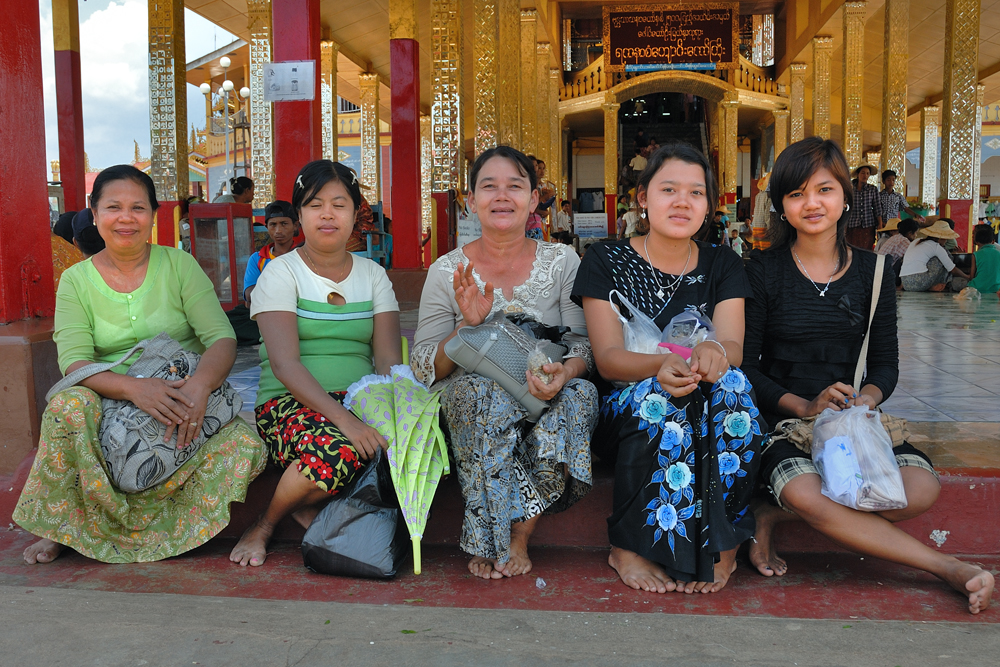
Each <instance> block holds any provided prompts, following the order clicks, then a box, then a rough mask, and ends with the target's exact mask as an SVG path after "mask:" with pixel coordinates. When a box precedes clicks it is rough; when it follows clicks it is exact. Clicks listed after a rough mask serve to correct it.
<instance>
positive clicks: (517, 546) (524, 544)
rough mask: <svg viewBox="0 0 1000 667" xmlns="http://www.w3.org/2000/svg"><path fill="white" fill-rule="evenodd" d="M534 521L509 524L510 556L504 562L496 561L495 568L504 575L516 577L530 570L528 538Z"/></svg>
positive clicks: (533, 526) (532, 529)
mask: <svg viewBox="0 0 1000 667" xmlns="http://www.w3.org/2000/svg"><path fill="white" fill-rule="evenodd" d="M534 528H535V525H534V523H533V522H532V523H530V525H529V522H528V521H521V522H518V523H512V524H511V525H510V558H509V559H507V562H506V563H497V566H496V567H497V569H498V570H500V573H501V574H502V575H503V576H505V577H516V576H517V575H519V574H528V573H529V572H531V559H530V558H528V538H530V537H531V533H532V532H533V531H534Z"/></svg>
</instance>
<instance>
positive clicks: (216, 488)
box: [14, 165, 265, 563]
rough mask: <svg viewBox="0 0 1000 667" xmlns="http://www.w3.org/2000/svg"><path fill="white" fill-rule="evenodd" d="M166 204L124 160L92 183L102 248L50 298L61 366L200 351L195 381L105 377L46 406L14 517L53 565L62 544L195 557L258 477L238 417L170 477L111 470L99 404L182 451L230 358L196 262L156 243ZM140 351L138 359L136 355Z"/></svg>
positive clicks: (28, 552) (248, 436)
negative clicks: (163, 351)
mask: <svg viewBox="0 0 1000 667" xmlns="http://www.w3.org/2000/svg"><path fill="white" fill-rule="evenodd" d="M157 206H158V204H157V201H156V191H155V188H154V187H153V181H152V179H150V177H149V176H147V175H146V174H144V173H142V172H141V171H139V170H138V169H136V168H135V167H132V166H130V165H119V166H116V167H110V168H108V169H105V170H104V171H102V172H101V174H100V175H99V176H98V177H97V180H95V181H94V187H93V193H92V194H91V208H92V210H93V212H94V221H95V224H96V225H97V229H98V231H99V232H100V234H101V237H102V238H103V239H104V241H105V243H106V248H105V249H104V250H103V251H101V252H99V253H97V254H96V255H94V256H93V257H91V258H90V259H88V260H86V261H84V262H80V263H79V264H76V265H74V266H72V267H71V268H69V269H67V271H66V272H65V273H64V274H63V276H62V280H61V281H60V284H59V290H58V292H57V294H56V316H55V333H54V334H53V339H54V340H55V342H56V347H57V348H58V351H59V369H60V370H61V371H62V372H63V373H67V374H68V373H71V372H73V371H75V370H77V369H78V368H82V367H83V366H86V365H88V364H92V363H95V362H96V363H100V362H106V361H115V360H117V359H119V358H121V356H122V355H123V354H124V353H125V352H126V351H128V350H129V349H130V348H131V347H132V346H133V345H135V344H136V343H137V342H138V341H140V340H143V339H146V338H152V337H154V336H156V335H157V334H159V333H160V332H166V333H168V334H169V335H170V336H171V337H172V338H173V339H174V340H176V341H177V342H178V343H180V344H181V346H183V347H184V348H185V349H187V350H190V351H192V352H197V353H200V354H202V355H203V356H202V359H201V362H200V363H199V364H198V369H197V371H196V372H195V373H194V375H193V376H191V378H189V379H188V380H180V381H176V382H168V381H165V380H160V379H155V378H133V377H129V376H127V375H125V372H126V371H127V367H126V366H127V364H123V365H122V366H119V367H118V368H116V369H115V370H114V371H107V372H104V373H98V374H97V375H94V376H92V377H90V378H88V379H86V380H84V381H83V382H82V383H81V385H82V386H76V387H73V388H72V389H68V390H66V391H63V392H60V393H59V394H57V395H56V396H54V397H53V398H52V401H51V402H50V403H49V406H48V408H47V409H46V411H45V415H44V416H43V418H42V431H41V437H40V438H39V443H38V453H37V454H36V456H35V463H34V465H33V466H32V468H31V473H30V475H29V477H28V481H27V482H26V483H25V486H24V490H23V491H22V492H21V498H20V500H19V501H18V505H17V508H16V509H15V511H14V520H15V521H17V523H18V524H19V525H20V526H21V527H23V528H24V529H25V530H27V531H29V532H31V533H34V534H35V535H37V536H39V537H41V538H42V539H41V540H40V541H38V542H36V543H34V544H32V545H30V546H29V547H28V548H26V549H25V551H24V559H25V561H27V562H28V563H48V562H50V561H52V560H53V559H55V558H56V557H57V556H58V555H59V553H60V552H61V551H62V550H63V548H65V547H67V546H68V547H70V548H72V549H75V550H76V551H78V552H80V553H81V554H83V555H85V556H88V557H90V558H95V559H97V560H100V561H104V562H107V563H128V562H148V561H154V560H160V559H162V558H169V557H170V556H176V555H177V554H180V553H183V552H185V551H189V550H191V549H193V548H195V547H197V546H199V545H201V544H203V543H204V542H206V541H208V540H209V539H210V538H211V537H213V536H214V535H216V534H217V533H218V532H219V531H221V530H222V529H223V528H224V527H225V526H226V524H228V523H229V504H230V503H231V502H234V501H235V502H242V501H243V499H244V497H245V495H246V489H247V486H248V485H249V483H250V482H251V481H252V480H253V479H254V477H256V476H257V475H258V474H259V473H260V471H261V470H263V468H264V464H265V457H264V450H263V445H262V443H261V441H260V439H259V438H258V437H257V435H256V434H255V433H254V432H253V429H251V428H250V426H248V425H247V424H246V422H244V421H243V420H242V419H240V418H239V417H237V418H236V419H234V420H233V421H231V422H230V423H229V424H227V425H226V426H224V427H223V428H222V429H221V430H220V431H219V432H218V433H216V434H215V435H214V436H213V437H212V438H210V439H209V440H208V441H207V442H205V443H204V444H203V445H202V447H201V449H200V450H199V451H198V453H197V454H196V455H195V456H193V457H192V458H191V459H190V460H188V461H187V463H185V464H184V465H183V466H182V467H181V468H180V469H179V470H178V471H177V472H176V473H174V475H172V476H171V477H170V478H169V479H168V480H166V481H165V482H163V483H161V484H159V485H157V486H154V487H152V488H150V489H147V490H146V491H142V492H140V493H134V494H125V493H123V492H121V491H119V490H118V489H116V488H115V487H114V486H113V485H112V483H111V480H110V479H109V478H108V476H107V474H106V472H105V468H104V465H103V457H102V455H101V447H100V440H99V438H98V431H99V429H100V423H101V397H102V396H103V397H107V398H114V399H124V400H128V401H131V402H133V403H135V405H137V406H138V407H139V408H141V409H142V410H144V411H145V412H147V413H148V414H150V415H152V416H153V417H155V418H156V419H158V420H159V421H160V422H162V423H163V424H165V425H166V426H167V433H166V438H167V439H168V440H170V439H171V438H172V436H173V434H174V433H175V432H176V433H177V436H178V442H182V443H184V444H185V445H188V444H190V442H191V440H192V439H193V438H194V437H195V435H196V434H197V433H198V432H199V428H200V426H199V425H200V424H202V422H203V421H204V419H203V418H204V415H205V408H206V405H207V401H208V395H209V394H210V393H211V392H212V391H214V390H215V389H217V388H218V387H219V386H221V385H222V383H223V382H224V381H225V379H226V376H227V375H228V374H229V371H230V370H231V369H232V367H233V362H234V361H235V360H236V337H235V334H234V333H233V328H232V326H231V325H230V324H229V321H228V319H227V318H226V315H225V313H224V312H223V311H222V308H221V306H220V305H219V300H218V298H217V297H216V295H215V290H214V289H213V287H212V283H211V282H210V281H209V279H208V277H207V276H206V275H205V273H204V272H203V271H202V270H201V267H199V266H198V263H197V261H195V259H194V258H193V257H191V255H189V254H188V253H186V252H183V251H181V250H177V249H174V248H168V247H162V246H156V245H150V243H149V239H150V235H151V233H152V229H153V219H154V214H155V211H156V208H157ZM135 358H138V355H136V356H135V357H133V360H134V359H135Z"/></svg>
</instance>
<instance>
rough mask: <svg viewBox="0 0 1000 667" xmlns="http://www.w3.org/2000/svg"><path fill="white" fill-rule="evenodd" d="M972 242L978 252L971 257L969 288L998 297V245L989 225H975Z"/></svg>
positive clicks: (999, 262) (999, 291)
mask: <svg viewBox="0 0 1000 667" xmlns="http://www.w3.org/2000/svg"><path fill="white" fill-rule="evenodd" d="M972 240H973V241H975V243H976V245H977V246H979V250H977V251H976V254H974V255H973V256H972V280H970V281H969V287H975V288H976V289H977V290H979V291H980V292H981V293H983V294H996V295H997V296H1000V245H997V236H996V234H994V233H993V228H992V227H990V226H989V225H976V231H975V232H974V233H973V236H972Z"/></svg>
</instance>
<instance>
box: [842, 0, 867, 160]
mask: <svg viewBox="0 0 1000 667" xmlns="http://www.w3.org/2000/svg"><path fill="white" fill-rule="evenodd" d="M867 8H868V3H867V2H865V1H857V0H855V1H854V2H845V3H844V42H843V46H844V48H843V54H842V60H843V66H844V67H843V74H844V80H843V83H842V84H841V87H840V100H841V113H840V125H841V128H842V130H843V135H842V137H843V138H842V141H841V145H842V146H843V148H844V155H845V156H846V157H847V164H849V165H850V166H851V168H852V169H853V168H854V167H856V166H857V165H858V164H859V162H860V160H861V149H862V147H863V143H864V142H863V139H864V136H863V135H864V128H863V127H862V124H861V97H862V91H863V89H864V83H865V81H864V74H865V63H864V57H865V12H866V10H867Z"/></svg>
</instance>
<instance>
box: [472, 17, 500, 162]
mask: <svg viewBox="0 0 1000 667" xmlns="http://www.w3.org/2000/svg"><path fill="white" fill-rule="evenodd" d="M498 5H499V0H474V2H473V12H474V14H475V15H474V17H473V19H472V20H473V37H472V81H473V91H472V98H473V99H472V104H473V124H474V126H475V133H474V134H473V137H472V141H473V145H474V150H475V153H476V155H479V154H480V153H482V152H483V151H485V150H486V149H488V148H492V147H493V146H496V145H497V143H499V141H498V140H499V138H500V128H499V104H498V101H497V97H498V95H497V85H498V78H497V59H498V51H497V48H498V42H499V24H498V19H499V15H498Z"/></svg>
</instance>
